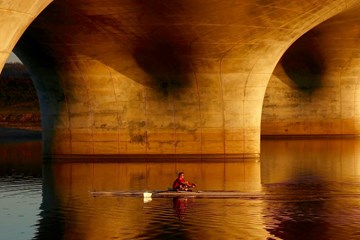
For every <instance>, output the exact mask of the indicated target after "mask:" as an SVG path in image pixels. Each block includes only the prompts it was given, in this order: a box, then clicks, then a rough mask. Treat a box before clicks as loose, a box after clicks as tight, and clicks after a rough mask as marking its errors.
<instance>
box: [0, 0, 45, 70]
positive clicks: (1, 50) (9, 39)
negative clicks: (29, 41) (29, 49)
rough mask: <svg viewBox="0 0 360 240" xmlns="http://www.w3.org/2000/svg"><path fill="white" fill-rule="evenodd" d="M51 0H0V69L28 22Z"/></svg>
mask: <svg viewBox="0 0 360 240" xmlns="http://www.w3.org/2000/svg"><path fill="white" fill-rule="evenodd" d="M50 2H51V0H29V1H24V0H11V1H1V2H0V70H1V69H2V68H3V66H4V64H5V62H6V59H8V57H9V55H10V53H11V51H12V50H13V48H14V46H15V44H16V43H17V41H18V40H19V38H20V37H21V35H22V34H23V33H24V31H25V30H26V28H27V27H28V26H29V24H30V23H31V22H32V21H33V20H34V19H35V18H36V17H37V16H38V14H39V13H40V12H41V11H42V10H43V9H44V8H45V7H46V6H47V5H48V4H49V3H50Z"/></svg>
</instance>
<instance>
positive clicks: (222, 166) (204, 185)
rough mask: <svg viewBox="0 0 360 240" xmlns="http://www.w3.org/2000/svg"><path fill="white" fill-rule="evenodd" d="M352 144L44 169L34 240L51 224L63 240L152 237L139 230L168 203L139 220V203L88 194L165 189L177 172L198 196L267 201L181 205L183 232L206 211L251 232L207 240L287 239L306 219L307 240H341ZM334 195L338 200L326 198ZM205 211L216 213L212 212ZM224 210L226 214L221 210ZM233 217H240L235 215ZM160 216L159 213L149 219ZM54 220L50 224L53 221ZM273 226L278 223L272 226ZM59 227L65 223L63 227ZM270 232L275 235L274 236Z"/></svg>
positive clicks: (350, 186)
mask: <svg viewBox="0 0 360 240" xmlns="http://www.w3.org/2000/svg"><path fill="white" fill-rule="evenodd" d="M359 144H360V141H359V140H355V139H332V140H322V139H321V140H315V139H313V140H291V141H288V140H276V141H273V140H267V141H263V142H262V148H263V152H264V157H263V158H262V159H261V162H258V161H233V162H231V161H230V162H224V161H222V162H213V161H206V160H203V161H196V162H190V161H183V162H172V163H170V162H169V161H165V162H137V163H134V162H127V163H120V162H119V163H99V162H98V163H81V162H80V163H79V162H78V163H60V164H51V165H44V174H45V175H44V199H43V204H42V211H43V215H42V216H43V218H44V219H43V220H42V221H43V223H44V229H43V230H44V232H43V233H41V230H40V231H39V234H44V235H46V234H49V235H51V234H52V231H53V230H54V229H51V228H50V229H49V228H48V226H47V224H48V222H49V221H52V220H53V218H55V219H57V220H58V222H56V224H54V227H55V225H56V227H55V228H56V229H55V230H56V231H58V232H62V233H63V236H64V238H65V239H68V237H70V236H80V235H77V234H79V233H80V232H81V234H82V235H81V237H82V239H97V238H99V237H104V236H105V237H109V238H110V237H114V236H130V238H131V237H136V236H138V235H137V234H139V232H142V231H145V233H143V234H149V236H152V235H151V230H149V231H150V232H148V233H146V230H144V229H147V228H148V229H152V227H151V225H153V222H154V221H156V219H157V218H163V217H164V216H161V214H167V213H166V211H168V210H169V209H172V207H173V205H172V204H173V203H172V202H166V201H165V202H164V201H162V200H159V199H155V200H153V201H152V202H151V205H148V207H149V208H150V209H153V211H151V210H149V212H147V214H146V216H144V211H146V210H144V208H146V205H144V203H142V201H143V200H142V198H122V197H105V198H102V197H100V198H99V197H93V196H92V195H91V194H90V192H91V191H94V190H97V191H114V190H123V191H127V190H154V189H166V188H167V187H169V186H170V185H171V183H172V181H173V179H174V178H175V177H176V176H177V173H178V172H179V171H185V173H186V176H187V177H188V178H191V180H193V181H194V182H196V183H197V184H198V188H199V189H202V190H236V191H242V192H245V193H251V192H254V193H259V192H260V193H261V194H271V196H272V197H267V198H266V197H265V198H261V199H260V198H254V199H242V200H241V199H239V200H234V201H235V202H232V200H227V201H229V202H224V201H225V200H219V199H218V200H216V201H215V202H212V201H210V202H208V203H207V204H205V205H203V204H202V202H201V200H200V202H199V200H194V199H192V200H191V199H190V200H188V201H189V202H186V204H185V205H186V206H189V209H182V210H183V211H182V212H181V218H182V220H187V221H189V222H188V224H190V225H191V224H198V223H199V222H207V221H209V213H208V211H209V209H211V211H214V214H222V220H224V221H225V222H229V223H231V222H241V223H243V222H248V223H251V225H252V228H249V229H243V228H237V229H229V227H231V224H229V225H226V224H223V225H222V226H221V227H219V226H215V228H216V233H214V234H215V235H214V236H219V238H221V236H220V235H217V234H219V233H222V234H224V232H225V233H229V232H232V234H234V235H238V236H240V235H246V236H257V237H258V236H268V234H269V233H268V232H267V231H266V230H265V229H268V230H269V232H271V233H272V234H274V236H278V237H279V236H283V235H282V234H287V236H295V235H296V234H300V233H299V232H298V231H299V229H300V228H301V227H303V226H304V225H303V224H308V223H306V222H302V220H301V219H304V217H306V216H310V217H314V218H316V219H317V220H316V221H317V224H315V225H308V227H309V232H307V234H309V235H308V236H316V234H319V232H321V234H324V235H326V236H332V237H334V236H343V234H345V233H346V232H351V231H352V230H354V229H353V226H352V225H349V226H345V227H344V228H342V229H340V230H339V229H338V230H336V231H335V230H334V229H333V225H334V224H335V225H337V222H338V219H337V217H338V216H337V215H336V214H334V212H335V213H337V211H340V209H339V205H338V204H339V202H338V201H340V202H341V204H340V205H341V207H340V208H341V209H342V208H343V205H342V204H343V203H345V204H348V201H350V202H351V201H352V200H351V199H352V198H355V199H357V198H358V194H359V192H360V189H359V187H357V185H354V183H355V184H356V183H357V182H358V180H359V179H360V161H359V158H358V157H357V155H358V151H357V150H356V149H358V148H359ZM340 166H341V167H340ZM334 192H335V193H338V194H339V195H336V194H335V195H334ZM145 204H147V203H145ZM213 204H215V206H217V207H219V208H220V209H217V210H215V209H213V207H212V205H213ZM218 204H219V205H218ZM223 204H225V205H223ZM227 204H230V206H233V207H232V208H230V209H228V210H225V209H227V207H225V206H227ZM223 208H224V209H223ZM124 209H127V210H124ZM239 209H241V213H240V215H238V214H236V213H238V212H237V211H238V210H239ZM160 210H161V211H162V212H160V213H159V212H157V211H160ZM57 211H58V212H57ZM222 211H225V212H222ZM227 211H228V212H227ZM276 211H279V212H276ZM288 211H295V212H294V215H293V216H292V217H293V219H294V222H288V220H289V219H287V218H286V216H284V214H285V215H286V214H288V213H289V212H288ZM297 211H300V212H297ZM302 211H304V212H303V213H304V215H303V217H302V218H298V217H297V215H296V214H301V213H302ZM307 211H309V212H307ZM323 211H325V212H323ZM349 211H350V210H349ZM188 212H189V213H188ZM221 212H222V213H221ZM55 213H56V217H55V216H54V215H53V214H55ZM205 213H206V214H205ZM323 213H324V216H326V219H325V217H324V216H323V215H322V214H323ZM158 214H160V216H159V215H158ZM317 214H319V215H317ZM332 214H334V215H332ZM210 215H211V214H210ZM59 216H60V217H59ZM341 217H342V218H343V221H352V220H351V218H352V216H351V214H349V215H347V216H341ZM176 219H177V218H174V219H172V220H171V219H170V220H168V221H170V222H166V221H164V222H162V223H157V224H159V226H163V227H164V228H166V226H167V227H170V226H171V225H173V224H175V225H176V224H177V222H176ZM240 219H241V220H240ZM279 219H282V220H281V221H283V222H282V223H279V222H278V221H279ZM171 221H175V222H171ZM64 222H67V224H66V226H65V224H64ZM100 223H101V224H100ZM275 223H279V225H277V224H275ZM290 223H291V224H290ZM68 224H70V226H69V225H68ZM274 224H275V225H276V226H278V227H279V228H278V229H276V228H274V226H275V225H274ZM61 226H62V227H61ZM146 226H147V227H146ZM40 229H41V224H40ZM129 229H132V230H129ZM325 229H327V230H326V231H325ZM194 231H200V232H202V231H205V229H196V230H194V229H191V228H190V229H183V231H182V233H181V234H184V236H193V234H196V233H195V232H194ZM204 234H206V233H205V232H204ZM301 234H303V233H301ZM225 236H227V235H226V234H225ZM340 238H341V237H340ZM59 239H60V238H59ZM70 239H71V237H70Z"/></svg>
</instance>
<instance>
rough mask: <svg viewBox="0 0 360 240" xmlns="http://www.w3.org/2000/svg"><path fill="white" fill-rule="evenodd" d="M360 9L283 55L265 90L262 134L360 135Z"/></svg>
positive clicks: (321, 28) (309, 35)
mask: <svg viewBox="0 0 360 240" xmlns="http://www.w3.org/2000/svg"><path fill="white" fill-rule="evenodd" d="M359 11H360V9H359V8H355V9H352V10H351V11H346V12H344V13H342V14H340V15H338V16H336V17H334V18H332V19H329V20H328V21H326V22H324V23H323V24H320V25H319V26H318V27H316V28H314V29H312V30H311V31H310V32H308V33H307V34H305V35H304V36H303V37H301V38H300V39H299V40H298V41H297V42H295V43H294V44H293V45H292V46H291V47H290V48H289V49H288V51H287V52H286V53H285V54H284V56H283V57H282V59H281V60H280V62H279V64H278V65H277V67H276V69H275V71H274V73H273V76H272V77H271V80H270V82H269V85H268V88H267V91H266V95H265V100H264V108H263V115H262V129H261V133H262V134H264V135H281V134H285V135H328V134H348V135H357V134H360V102H359V101H360V98H359V96H360V94H359V93H360V92H359V90H360V89H359V83H360V82H359V81H360V38H359V35H360V17H359V15H358V13H359Z"/></svg>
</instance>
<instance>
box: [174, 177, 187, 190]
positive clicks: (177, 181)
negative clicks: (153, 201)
mask: <svg viewBox="0 0 360 240" xmlns="http://www.w3.org/2000/svg"><path fill="white" fill-rule="evenodd" d="M179 186H188V184H187V182H186V181H185V179H184V178H180V177H179V178H177V179H175V181H174V183H173V189H174V190H176V189H177V188H178V187H179Z"/></svg>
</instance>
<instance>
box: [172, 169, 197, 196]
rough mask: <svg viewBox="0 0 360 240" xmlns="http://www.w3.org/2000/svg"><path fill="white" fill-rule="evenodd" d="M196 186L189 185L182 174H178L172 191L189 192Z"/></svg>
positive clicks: (193, 184)
mask: <svg viewBox="0 0 360 240" xmlns="http://www.w3.org/2000/svg"><path fill="white" fill-rule="evenodd" d="M195 186H196V184H195V183H190V182H188V181H186V180H185V174H184V172H180V173H179V176H178V178H177V179H175V181H174V183H173V190H174V191H191V188H194V187H195Z"/></svg>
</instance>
